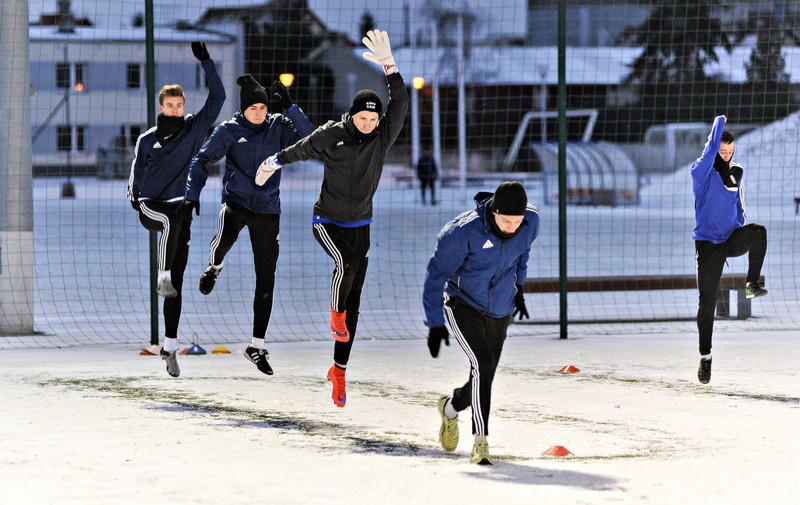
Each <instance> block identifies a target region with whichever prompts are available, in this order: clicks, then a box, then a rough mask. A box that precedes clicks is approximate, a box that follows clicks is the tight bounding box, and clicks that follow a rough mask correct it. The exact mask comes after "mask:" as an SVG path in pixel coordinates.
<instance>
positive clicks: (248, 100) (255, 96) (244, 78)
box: [236, 74, 268, 112]
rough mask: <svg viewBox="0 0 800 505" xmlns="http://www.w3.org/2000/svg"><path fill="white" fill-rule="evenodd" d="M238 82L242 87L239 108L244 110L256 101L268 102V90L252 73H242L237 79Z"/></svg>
mask: <svg viewBox="0 0 800 505" xmlns="http://www.w3.org/2000/svg"><path fill="white" fill-rule="evenodd" d="M236 84H238V85H239V86H241V87H242V89H241V90H240V91H239V110H241V111H242V112H244V111H245V109H247V108H248V107H250V106H251V105H253V104H254V103H263V104H264V105H266V104H267V103H268V102H267V90H265V89H264V87H263V86H261V85H260V84H259V83H258V81H256V80H255V78H254V77H253V76H252V75H250V74H244V75H240V76H239V78H238V79H236Z"/></svg>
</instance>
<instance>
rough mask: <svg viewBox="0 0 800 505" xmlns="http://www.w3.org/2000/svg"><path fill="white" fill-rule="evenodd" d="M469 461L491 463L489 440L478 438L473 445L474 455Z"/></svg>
mask: <svg viewBox="0 0 800 505" xmlns="http://www.w3.org/2000/svg"><path fill="white" fill-rule="evenodd" d="M469 461H470V463H477V464H479V465H491V464H492V457H491V456H490V455H489V442H487V441H486V440H481V441H477V440H476V441H475V445H473V446H472V456H470V458H469Z"/></svg>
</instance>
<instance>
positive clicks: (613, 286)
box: [522, 274, 764, 319]
mask: <svg viewBox="0 0 800 505" xmlns="http://www.w3.org/2000/svg"><path fill="white" fill-rule="evenodd" d="M759 283H760V284H761V285H762V286H763V285H764V276H763V275H762V276H761V277H760V278H759ZM746 284H747V279H746V276H745V275H744V274H723V275H722V278H721V279H720V283H719V293H717V317H729V316H730V300H731V297H730V294H731V291H736V292H737V304H736V305H737V313H736V318H737V319H747V318H748V317H750V316H751V315H752V312H751V309H750V299H749V298H746V297H745V295H744V288H745V285H746ZM559 289H560V281H559V278H558V277H546V278H539V279H537V278H528V279H526V280H525V282H524V284H523V288H522V291H523V292H524V293H557V292H558V291H559ZM662 289H664V290H666V289H697V278H696V277H695V276H694V275H637V276H624V277H623V276H620V277H568V278H567V292H569V293H579V292H590V291H657V290H662Z"/></svg>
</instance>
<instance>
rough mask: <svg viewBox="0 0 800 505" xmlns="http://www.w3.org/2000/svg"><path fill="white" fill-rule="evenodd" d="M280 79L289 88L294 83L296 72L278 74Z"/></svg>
mask: <svg viewBox="0 0 800 505" xmlns="http://www.w3.org/2000/svg"><path fill="white" fill-rule="evenodd" d="M278 79H279V80H280V81H281V84H283V85H284V86H286V87H287V88H288V87H290V86H291V85H292V84H294V74H281V75H279V76H278Z"/></svg>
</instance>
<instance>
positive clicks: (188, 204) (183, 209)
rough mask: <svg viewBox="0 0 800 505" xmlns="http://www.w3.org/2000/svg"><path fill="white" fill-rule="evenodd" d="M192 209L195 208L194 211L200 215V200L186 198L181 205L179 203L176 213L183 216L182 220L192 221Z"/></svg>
mask: <svg viewBox="0 0 800 505" xmlns="http://www.w3.org/2000/svg"><path fill="white" fill-rule="evenodd" d="M192 209H194V213H195V214H197V215H198V216H199V215H200V202H195V201H194V200H184V201H182V202H181V204H180V205H178V210H176V211H175V213H176V214H177V215H178V217H180V218H181V220H182V221H191V220H192Z"/></svg>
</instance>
